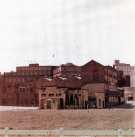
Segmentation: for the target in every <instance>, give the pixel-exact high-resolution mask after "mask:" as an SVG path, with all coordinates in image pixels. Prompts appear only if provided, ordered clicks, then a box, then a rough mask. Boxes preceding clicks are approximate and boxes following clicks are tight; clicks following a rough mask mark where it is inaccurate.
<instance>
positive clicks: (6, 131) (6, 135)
mask: <svg viewBox="0 0 135 137" xmlns="http://www.w3.org/2000/svg"><path fill="white" fill-rule="evenodd" d="M8 131H9V128H8V127H6V128H5V131H4V133H5V135H4V136H5V137H8Z"/></svg>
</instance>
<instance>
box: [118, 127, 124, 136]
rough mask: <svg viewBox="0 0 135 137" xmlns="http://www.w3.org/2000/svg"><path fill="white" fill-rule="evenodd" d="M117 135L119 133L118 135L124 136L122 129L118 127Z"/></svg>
mask: <svg viewBox="0 0 135 137" xmlns="http://www.w3.org/2000/svg"><path fill="white" fill-rule="evenodd" d="M117 133H118V134H117V135H118V137H123V131H122V129H118V130H117Z"/></svg>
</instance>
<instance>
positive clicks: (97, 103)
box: [0, 60, 123, 109]
mask: <svg viewBox="0 0 135 137" xmlns="http://www.w3.org/2000/svg"><path fill="white" fill-rule="evenodd" d="M117 76H118V75H117V71H116V70H115V69H114V68H113V67H111V66H104V65H102V64H100V63H98V62H96V61H94V60H92V61H90V62H88V63H87V64H85V65H83V66H76V65H73V64H71V63H68V64H65V65H61V66H39V64H30V65H29V66H24V67H17V68H16V72H9V73H4V75H1V77H0V95H1V96H0V104H1V105H20V106H37V105H38V104H39V106H40V108H53V109H54V108H56V109H57V108H67V109H68V108H91V107H96V108H104V107H108V106H110V105H116V104H120V103H122V102H123V94H122V91H121V90H119V89H117V87H116V85H117V79H118V77H117Z"/></svg>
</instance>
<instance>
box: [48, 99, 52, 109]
mask: <svg viewBox="0 0 135 137" xmlns="http://www.w3.org/2000/svg"><path fill="white" fill-rule="evenodd" d="M51 102H52V101H51V100H47V109H51Z"/></svg>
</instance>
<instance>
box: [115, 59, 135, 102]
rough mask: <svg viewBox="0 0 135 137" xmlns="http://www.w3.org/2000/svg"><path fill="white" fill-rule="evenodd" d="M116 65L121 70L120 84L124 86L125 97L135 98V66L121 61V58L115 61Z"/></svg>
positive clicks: (127, 98)
mask: <svg viewBox="0 0 135 137" xmlns="http://www.w3.org/2000/svg"><path fill="white" fill-rule="evenodd" d="M114 67H115V69H116V70H117V71H118V72H119V78H118V79H119V81H118V86H120V87H124V90H125V93H124V94H125V99H126V100H129V99H135V98H134V94H135V90H134V87H135V66H131V65H130V64H126V63H120V61H119V60H115V61H114Z"/></svg>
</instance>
